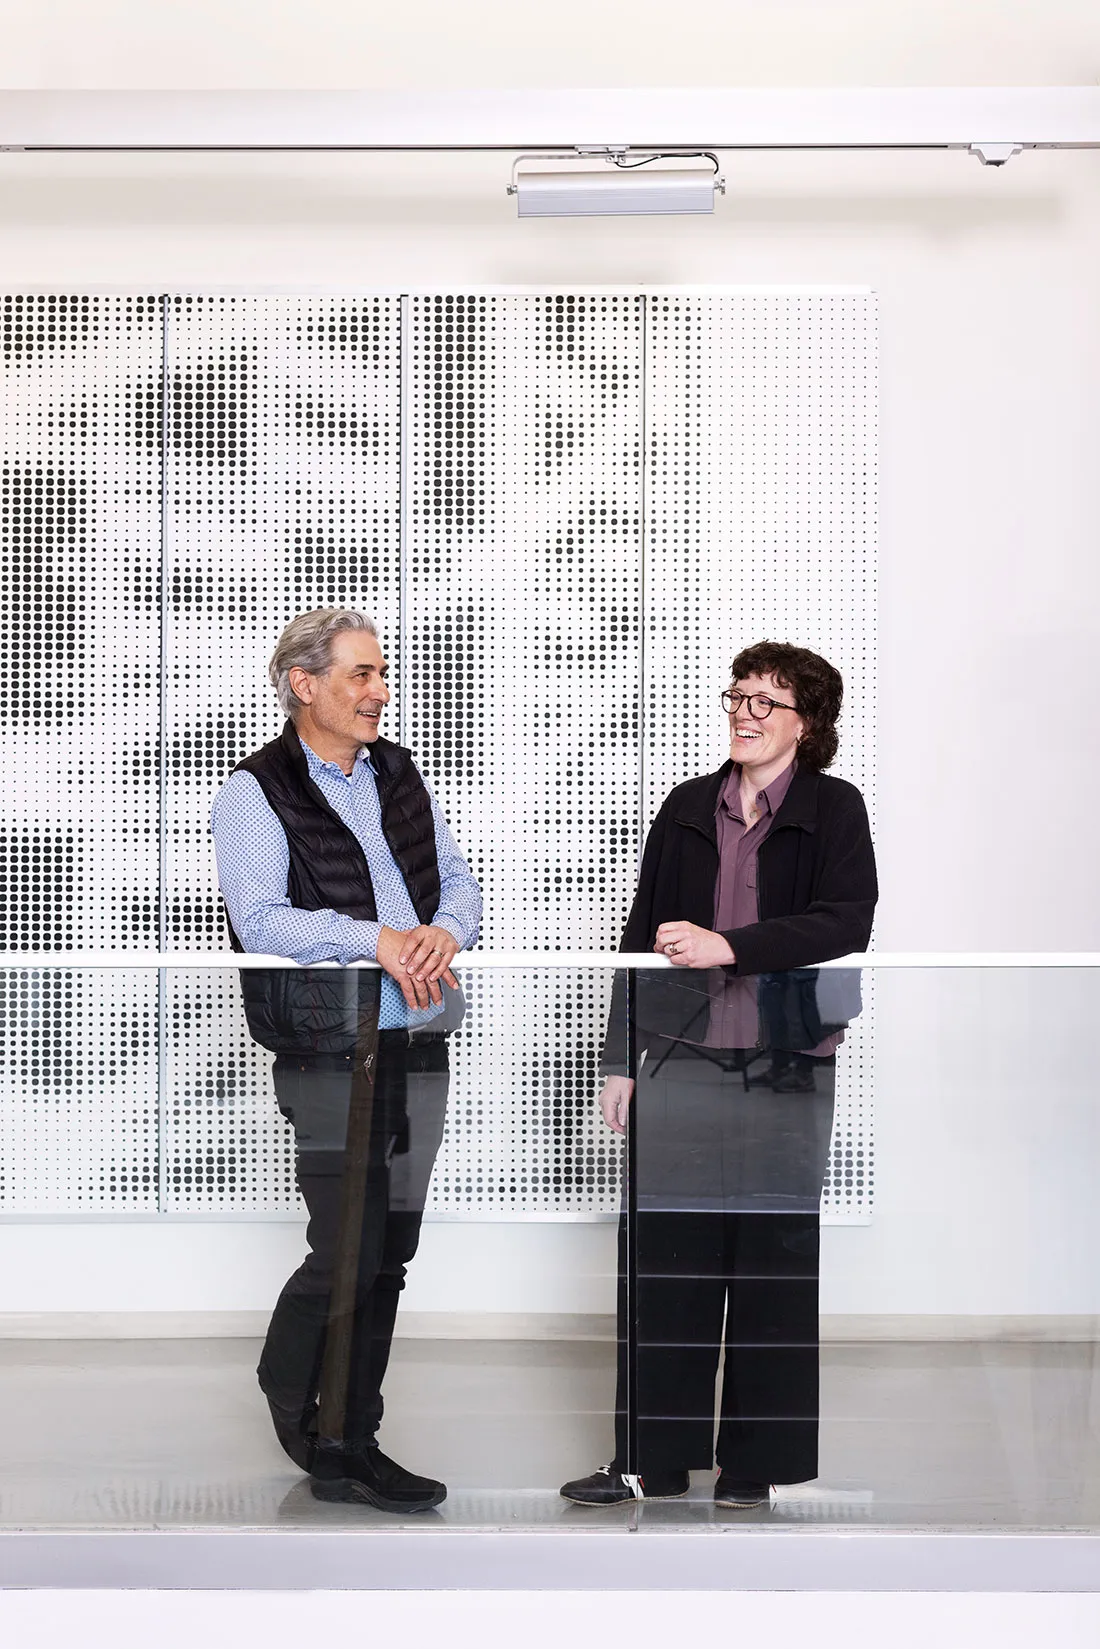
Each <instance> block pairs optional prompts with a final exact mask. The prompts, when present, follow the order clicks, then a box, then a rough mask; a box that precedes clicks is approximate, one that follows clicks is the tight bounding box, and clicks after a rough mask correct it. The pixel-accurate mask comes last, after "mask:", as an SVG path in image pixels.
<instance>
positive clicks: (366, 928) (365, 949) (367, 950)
mask: <svg viewBox="0 0 1100 1649" xmlns="http://www.w3.org/2000/svg"><path fill="white" fill-rule="evenodd" d="M383 926H384V924H383V923H382V922H366V921H362V920H357V921H356V923H355V939H356V945H355V953H354V955H351V954H349V956H348V961H349V962H377V960H378V935H379V934H380V933H381V932H382V928H383Z"/></svg>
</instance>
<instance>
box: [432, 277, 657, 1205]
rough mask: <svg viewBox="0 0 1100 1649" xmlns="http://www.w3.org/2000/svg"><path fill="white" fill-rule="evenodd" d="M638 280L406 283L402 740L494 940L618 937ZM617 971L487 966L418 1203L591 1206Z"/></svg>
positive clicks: (633, 763)
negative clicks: (576, 289)
mask: <svg viewBox="0 0 1100 1649" xmlns="http://www.w3.org/2000/svg"><path fill="white" fill-rule="evenodd" d="M642 312H643V302H642V300H641V299H640V298H636V297H611V296H601V295H596V296H592V297H588V296H580V295H576V296H574V295H560V296H557V295H555V296H550V295H548V296H538V295H532V296H499V297H489V296H486V295H484V294H479V293H476V292H473V293H455V294H451V295H441V296H438V297H425V298H415V299H413V300H412V303H411V316H410V319H411V335H410V363H409V384H410V387H409V412H410V417H409V427H408V443H409V449H408V450H409V457H408V465H409V469H408V498H409V508H408V540H407V553H406V560H405V586H406V633H407V648H406V666H405V669H404V670H403V672H402V682H401V691H402V702H403V709H404V720H405V727H406V730H407V733H408V738H409V742H410V743H411V744H412V746H413V748H414V749H415V750H416V751H417V753H418V756H419V758H420V760H421V761H422V764H423V766H424V770H425V772H426V773H427V775H428V776H429V778H430V780H431V783H432V784H433V786H434V788H435V790H436V792H437V794H438V796H439V798H440V800H441V802H442V804H443V807H444V809H445V811H446V813H447V816H448V818H449V819H450V820H451V822H452V826H453V828H454V829H455V831H456V833H457V836H458V839H459V841H460V842H461V843H462V844H463V846H464V848H465V849H466V850H467V851H468V852H469V854H470V857H471V862H472V864H473V868H474V871H475V874H476V875H477V876H478V879H479V881H480V882H481V885H482V889H483V891H484V894H485V920H484V925H483V931H482V938H481V943H482V945H483V946H485V947H486V948H487V949H492V950H498V951H499V950H514V949H521V948H522V949H533V950H545V951H547V952H550V953H553V952H554V951H556V950H562V949H593V950H598V949H613V948H615V947H616V946H617V944H618V939H619V935H620V932H621V930H622V924H623V921H624V918H625V914H626V910H627V907H628V904H629V899H630V895H631V891H632V886H633V881H634V875H635V868H636V862H637V847H638V777H639V773H638V739H639V721H638V711H639V684H640V679H641V626H640V618H641V605H640V598H641V572H642V563H641V547H642V515H641V506H642V470H641V458H642V448H641V442H642V318H643V315H642ZM609 983H610V976H601V975H600V974H599V973H596V972H593V973H589V974H587V975H583V974H577V973H570V974H566V975H562V974H557V973H545V972H544V973H539V974H536V973H533V972H532V973H531V974H529V975H520V974H515V973H490V972H484V973H481V974H479V975H477V976H475V978H474V979H473V980H472V981H471V985H470V994H471V1014H470V1019H469V1022H468V1024H467V1026H465V1027H464V1028H463V1031H462V1032H461V1033H460V1039H459V1048H460V1057H457V1058H456V1060H455V1062H454V1063H455V1078H454V1100H453V1104H452V1108H451V1117H450V1126H449V1129H448V1134H447V1138H446V1140H445V1142H444V1148H443V1151H442V1153H441V1156H440V1160H439V1166H438V1170H437V1174H436V1181H435V1188H434V1198H435V1201H434V1206H435V1208H436V1209H437V1210H439V1211H442V1212H448V1213H473V1214H514V1213H527V1214H538V1213H552V1212H569V1213H585V1212H604V1211H609V1210H610V1209H611V1208H613V1207H614V1206H615V1203H616V1198H617V1193H618V1152H617V1149H616V1142H615V1141H614V1139H613V1137H612V1136H611V1135H610V1134H609V1133H608V1131H607V1129H605V1128H604V1127H603V1124H602V1122H601V1121H600V1119H599V1115H598V1112H597V1110H596V1107H595V1105H594V1104H593V1099H594V1095H595V1093H596V1090H597V1086H598V1083H597V1076H598V1066H597V1058H598V1052H599V1048H600V1045H601V1043H602V1036H603V1023H604V1018H605V1014H606V1008H607V999H608V988H609Z"/></svg>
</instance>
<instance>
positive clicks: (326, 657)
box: [267, 607, 378, 721]
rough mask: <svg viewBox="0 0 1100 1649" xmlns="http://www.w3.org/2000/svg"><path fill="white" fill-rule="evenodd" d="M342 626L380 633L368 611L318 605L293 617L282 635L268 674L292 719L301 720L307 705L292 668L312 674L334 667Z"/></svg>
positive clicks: (322, 673)
mask: <svg viewBox="0 0 1100 1649" xmlns="http://www.w3.org/2000/svg"><path fill="white" fill-rule="evenodd" d="M342 630H365V631H366V633H367V635H369V636H377V634H378V626H377V625H376V624H375V622H374V620H373V618H368V617H367V615H366V613H357V612H355V610H354V609H353V608H351V607H315V608H314V610H313V611H312V612H311V613H299V614H298V616H297V618H292V619H291V621H290V623H289V624H288V625H287V627H286V629H285V630H284V631H283V633H282V635H281V636H280V637H279V640H278V642H277V644H276V647H275V651H274V652H273V653H272V655H271V663H270V664H269V665H268V667H267V674H268V678H269V680H270V682H271V685H272V687H274V689H275V691H276V693H277V694H278V698H279V707H280V709H281V710H282V712H283V714H284V715H286V716H289V717H290V719H291V721H297V720H298V717H299V715H300V714H301V712H302V711H303V710H304V709H305V705H304V704H303V703H302V701H301V699H300V698H299V697H298V695H297V693H296V692H295V691H294V689H293V687H292V686H291V685H290V672H291V671H292V670H308V671H309V673H310V675H311V676H323V675H324V674H325V672H326V670H329V669H331V668H332V644H333V642H334V641H335V640H336V637H337V636H338V635H339V634H340V632H341V631H342Z"/></svg>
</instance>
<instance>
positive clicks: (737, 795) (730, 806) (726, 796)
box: [718, 761, 798, 824]
mask: <svg viewBox="0 0 1100 1649" xmlns="http://www.w3.org/2000/svg"><path fill="white" fill-rule="evenodd" d="M797 767H798V762H797V761H793V762H792V763H791V765H790V766H789V767H785V768H784V769H783V771H782V773H778V774H776V776H775V778H774V779H773V780H772V782H771V784H769V785H766V786H765V788H764V789H763V790H758V791H757V792H756V800H757V801H758V802H759V803H760V811H761V812H762V813H769V814H771V815H772V816H773V817H774V815H775V814H776V813H778V812H779V809H780V807H781V806H782V805H783V798H784V797H785V796H786V794H787V791H788V790H789V789H790V788H791V780H792V779H793V778H794V775H795V770H796V768H797ZM718 806H719V808H722V807H724V808H725V809H726V811H727V813H729V814H731V815H732V817H733V818H735V819H741V766H740V763H739V762H734V763H733V766H732V767H731V768H730V776H729V778H728V779H727V780H726V782H725V785H724V786H723V788H722V794H721V796H720V798H719V801H718ZM741 822H742V824H743V823H744V820H743V819H741Z"/></svg>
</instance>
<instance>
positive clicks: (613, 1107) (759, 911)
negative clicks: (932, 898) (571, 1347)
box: [561, 641, 878, 1507]
mask: <svg viewBox="0 0 1100 1649" xmlns="http://www.w3.org/2000/svg"><path fill="white" fill-rule="evenodd" d="M842 695H843V682H842V680H841V677H840V674H839V672H838V671H837V670H835V669H834V668H833V666H832V665H831V664H829V663H827V662H826V660H825V659H823V658H821V657H819V656H818V654H816V653H812V652H809V651H808V650H807V649H805V648H802V647H793V646H789V645H787V644H785V643H778V642H767V641H765V642H760V643H759V644H758V645H756V646H753V647H749V648H747V649H745V650H744V651H743V652H741V653H739V654H738V656H737V657H736V658H735V659H734V661H733V667H732V682H731V685H730V687H729V688H727V689H726V691H725V692H723V694H722V704H723V708H724V710H725V713H726V716H727V718H728V723H729V760H728V761H727V762H726V763H725V764H724V765H723V766H722V767H721V768H720V769H719V770H718V772H716V773H710V774H707V775H705V776H703V777H701V778H695V779H689V780H688V781H687V782H686V783H685V784H681V785H677V787H676V788H675V789H674V790H673V791H672V792H671V794H670V795H669V796H668V797H667V799H666V800H665V802H664V805H663V806H662V808H661V810H660V812H659V814H658V815H657V818H656V820H655V822H654V825H653V828H652V830H651V832H650V834H649V838H648V840H647V842H646V849H645V854H644V857H643V860H642V869H641V875H640V878H639V883H638V891H637V894H636V896H635V899H634V904H633V907H632V909H631V912H630V916H629V919H628V921H627V925H626V930H625V932H624V934H623V939H622V949H623V950H624V951H642V950H647V949H651V948H652V949H653V950H655V951H657V952H658V953H660V954H662V955H664V956H666V957H667V958H668V960H669V962H670V963H671V964H672V968H671V969H670V970H668V971H663V972H656V973H640V974H638V975H637V979H638V988H637V997H636V1005H635V1016H634V1017H635V1024H636V1039H637V1040H636V1052H637V1056H638V1084H637V1093H635V1092H634V1084H633V1083H632V1082H631V1081H630V1080H629V1079H628V1077H627V1075H626V1056H625V1047H626V1001H625V995H626V993H625V989H624V988H623V975H622V974H619V975H618V976H617V982H618V983H617V989H616V993H615V997H614V1000H613V1005H612V1015H611V1026H610V1029H609V1033H608V1039H607V1045H606V1047H605V1059H604V1072H605V1080H604V1086H603V1090H602V1092H601V1094H600V1107H601V1110H602V1112H603V1116H604V1120H605V1121H606V1122H607V1124H608V1126H609V1127H611V1128H613V1129H614V1130H615V1131H616V1132H619V1133H622V1132H624V1131H625V1129H626V1126H627V1119H628V1116H629V1117H630V1119H631V1126H632V1127H633V1128H634V1130H635V1160H636V1193H637V1209H638V1215H637V1221H636V1250H635V1254H634V1256H633V1258H634V1264H635V1267H636V1276H637V1289H636V1316H637V1345H638V1352H637V1366H636V1380H637V1413H638V1432H637V1465H636V1469H635V1470H634V1471H633V1472H630V1473H628V1471H627V1466H628V1445H627V1434H626V1406H627V1405H626V1382H627V1362H626V1339H627V1323H626V1321H625V1292H626V1291H625V1271H626V1264H627V1253H626V1228H625V1219H624V1220H623V1221H622V1222H621V1225H620V1252H619V1272H620V1278H619V1370H618V1392H617V1397H616V1436H615V1445H616V1446H615V1457H614V1459H613V1460H612V1462H611V1463H610V1465H608V1466H603V1467H601V1468H600V1469H599V1470H598V1471H596V1472H593V1473H592V1474H591V1475H590V1476H589V1477H585V1478H578V1479H577V1480H576V1481H574V1482H571V1483H566V1484H565V1485H564V1486H563V1488H562V1491H561V1492H562V1494H563V1495H564V1496H565V1497H566V1499H568V1500H572V1501H576V1502H578V1503H580V1504H582V1505H590V1506H607V1505H617V1504H620V1503H621V1502H623V1501H628V1500H632V1499H667V1498H671V1497H674V1496H678V1495H683V1494H686V1493H687V1491H688V1488H689V1472H691V1471H692V1470H709V1469H710V1468H711V1467H712V1466H713V1465H714V1463H715V1457H717V1465H718V1477H717V1481H716V1484H715V1491H714V1497H715V1501H716V1503H717V1504H718V1505H721V1506H737V1507H742V1506H754V1505H760V1504H763V1503H765V1502H766V1501H767V1500H768V1497H769V1490H770V1488H771V1486H773V1485H776V1484H790V1483H800V1482H805V1481H807V1480H808V1479H810V1478H813V1477H816V1476H817V1432H818V1406H819V1405H818V1247H819V1243H818V1214H819V1206H820V1199H821V1187H822V1181H823V1178H824V1174H825V1169H826V1164H827V1159H828V1152H829V1140H830V1135H831V1131H832V1120H833V1073H834V1067H835V1055H836V1049H837V1047H838V1045H839V1043H840V1042H841V1041H842V1040H843V1034H844V1026H845V1024H846V1023H847V1021H848V1020H850V1019H851V1018H852V1017H853V1016H854V1014H855V1013H858V1011H859V976H858V973H852V972H847V971H844V972H841V973H839V974H838V973H836V972H829V971H828V970H826V971H822V972H821V973H820V974H818V973H817V971H816V968H815V964H817V963H820V962H824V961H828V960H830V959H831V958H834V957H838V956H845V955H849V954H851V953H853V952H859V951H863V950H865V949H866V947H867V943H868V940H869V938H870V933H871V921H872V917H873V914H874V908H875V902H876V899H877V897H878V887H877V882H876V876H875V859H874V850H873V847H872V844H871V835H870V830H869V827H868V822H867V811H866V808H865V806H864V803H863V798H862V796H861V795H860V793H859V791H858V790H857V789H856V788H855V786H854V785H851V784H848V783H846V782H845V781H844V780H843V779H838V778H833V777H830V776H829V775H828V774H827V773H826V772H825V769H826V768H827V767H829V765H830V764H831V762H832V760H833V758H834V756H835V755H836V751H837V743H838V740H837V732H836V722H837V718H838V716H839V714H840V706H841V698H842ZM723 1351H724V1354H725V1355H724V1365H723V1370H722V1384H721V1392H720V1396H719V1419H718V1433H717V1448H716V1449H715V1445H714V1421H715V1415H714V1405H715V1379H716V1375H717V1373H718V1367H719V1357H720V1354H721V1353H722V1352H723Z"/></svg>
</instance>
